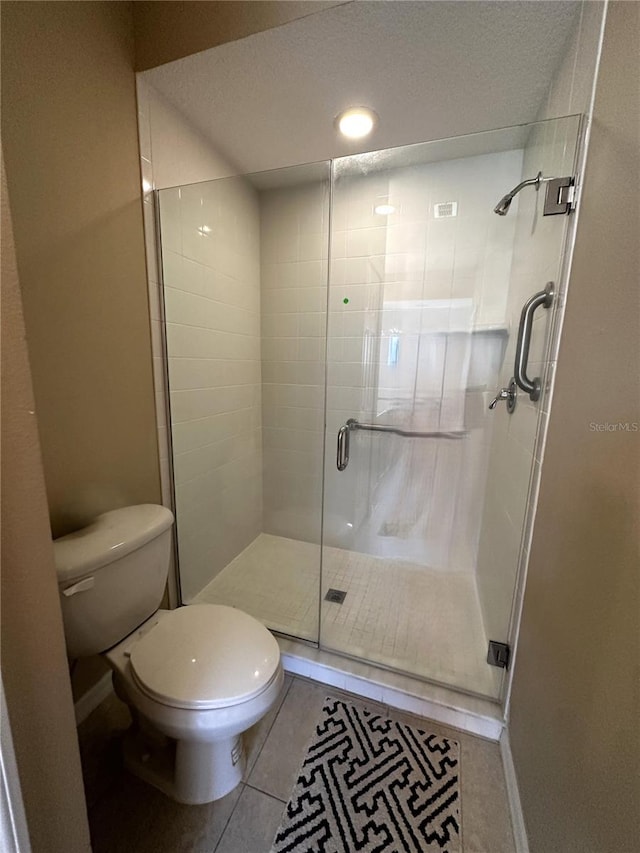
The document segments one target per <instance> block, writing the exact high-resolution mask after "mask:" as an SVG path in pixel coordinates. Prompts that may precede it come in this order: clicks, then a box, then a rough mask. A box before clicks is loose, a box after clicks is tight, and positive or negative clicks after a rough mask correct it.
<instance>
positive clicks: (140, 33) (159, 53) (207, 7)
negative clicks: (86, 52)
mask: <svg viewBox="0 0 640 853" xmlns="http://www.w3.org/2000/svg"><path fill="white" fill-rule="evenodd" d="M340 5H342V3H341V2H331V0H306V2H305V0H301V1H299V0H286V2H282V0H280V2H277V0H274V2H271V0H260V2H235V0H232V2H229V0H223V2H195V3H194V2H191V3H189V2H187V3H182V2H180V3H178V2H163V3H158V2H148V3H147V2H140V0H137V2H135V3H134V4H133V7H134V25H135V36H136V70H137V71H144V70H146V69H147V68H154V67H155V66H156V65H162V64H163V63H164V62H172V61H173V60H174V59H181V58H182V57H183V56H189V55H190V54H192V53H198V52H199V51H201V50H207V49H208V48H210V47H215V46H216V45H218V44H224V43H225V42H228V41H235V40H236V39H240V38H244V37H245V36H249V35H251V34H252V33H259V32H262V31H263V30H268V29H271V27H279V26H281V25H282V24H286V23H288V22H289V21H295V20H296V19H297V18H304V17H305V16H306V15H312V14H314V12H320V11H322V9H328V8H330V7H331V6H340Z"/></svg>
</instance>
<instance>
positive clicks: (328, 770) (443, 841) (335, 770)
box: [272, 699, 462, 853]
mask: <svg viewBox="0 0 640 853" xmlns="http://www.w3.org/2000/svg"><path fill="white" fill-rule="evenodd" d="M459 767H460V746H459V744H458V743H457V742H456V741H454V740H448V739H447V738H443V737H440V736H438V735H434V734H429V733H428V732H425V731H422V730H421V729H417V728H414V727H413V726H408V725H406V724H404V723H400V722H397V721H394V720H391V719H387V718H386V717H383V716H381V715H380V714H376V713H374V712H372V711H365V710H364V709H363V708H359V707H357V706H355V705H352V704H351V703H349V702H342V701H339V700H334V699H327V701H326V702H325V705H324V708H323V709H322V717H321V719H320V722H319V723H318V725H317V727H316V733H315V736H314V739H313V741H312V743H311V745H310V746H309V749H308V750H307V755H306V758H305V760H304V762H303V764H302V767H301V768H300V774H299V776H298V781H297V782H296V785H295V787H294V789H293V792H292V794H291V798H290V799H289V802H288V803H287V809H286V812H285V815H284V818H283V820H282V823H281V825H280V828H279V829H278V832H277V833H276V838H275V841H274V842H273V847H272V853H352V851H364V853H382V851H385V853H405V851H408V853H434V851H438V853H443V851H444V853H460V851H461V849H462V848H461V841H460V794H459V784H458V777H459Z"/></svg>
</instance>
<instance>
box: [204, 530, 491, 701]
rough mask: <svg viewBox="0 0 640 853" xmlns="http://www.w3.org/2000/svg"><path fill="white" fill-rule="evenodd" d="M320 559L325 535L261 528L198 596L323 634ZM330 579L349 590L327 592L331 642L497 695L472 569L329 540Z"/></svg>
mask: <svg viewBox="0 0 640 853" xmlns="http://www.w3.org/2000/svg"><path fill="white" fill-rule="evenodd" d="M319 564H320V547H319V546H318V545H313V544H310V543H308V542H300V541H298V540H295V539H286V538H284V537H281V536H271V535H269V534H266V533H261V534H260V536H258V537H257V538H256V539H255V540H254V541H253V542H252V543H251V545H249V546H248V547H247V548H245V550H244V551H242V553H241V554H239V555H238V556H237V557H236V558H235V559H234V560H233V561H232V562H231V563H229V565H228V566H227V567H226V568H225V569H223V571H222V572H220V574H219V575H218V576H217V577H216V578H214V580H213V581H211V583H209V584H208V585H207V586H206V587H205V588H204V589H203V590H202V592H201V593H200V594H199V595H198V596H196V598H195V599H194V602H193V603H198V602H209V603H216V604H228V605H231V606H233V607H239V608H240V609H242V610H244V611H245V612H247V613H250V614H251V615H252V616H254V617H255V618H256V619H260V620H261V621H262V622H264V624H265V625H267V626H268V627H269V628H271V629H272V630H274V631H279V632H281V633H284V634H289V635H291V636H294V637H299V638H302V639H307V640H312V641H317V639H318V618H319V613H318V588H319V583H320V565H319ZM329 588H333V589H339V590H343V591H345V592H346V593H347V595H346V598H345V600H344V603H343V604H335V603H332V602H326V601H323V602H322V645H323V647H324V648H326V649H331V650H334V651H339V652H343V653H346V654H348V655H351V656H354V657H357V658H362V659H365V660H369V661H371V662H373V663H378V664H382V665H383V666H388V667H392V668H393V669H398V670H401V671H404V672H408V673H411V674H414V675H418V676H421V677H424V678H428V679H431V680H433V681H438V682H441V683H443V684H447V685H451V686H453V687H459V688H462V689H463V690H467V691H470V692H473V693H479V694H481V695H484V696H490V697H495V696H497V695H498V691H499V687H500V671H498V670H496V669H495V668H494V667H490V666H489V665H488V664H487V662H486V654H487V638H486V637H485V634H484V629H483V626H482V618H481V615H480V604H479V601H478V595H477V591H476V587H475V581H474V578H473V576H472V575H471V574H467V573H454V572H439V571H435V570H433V569H429V568H427V567H424V566H420V565H417V564H415V563H411V562H407V561H405V560H390V559H384V558H380V557H373V556H370V555H368V554H360V553H357V552H353V551H346V550H343V549H340V548H329V547H325V548H324V554H323V578H322V595H323V597H324V594H325V593H326V591H327V590H328V589H329Z"/></svg>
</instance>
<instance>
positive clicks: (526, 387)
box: [513, 281, 554, 402]
mask: <svg viewBox="0 0 640 853" xmlns="http://www.w3.org/2000/svg"><path fill="white" fill-rule="evenodd" d="M553 296H554V293H553V282H552V281H550V282H548V283H547V286H546V287H545V289H544V290H541V291H540V293H534V295H533V296H532V297H531V299H529V300H527V302H526V303H525V305H524V308H523V309H522V314H521V315H520V326H519V327H518V342H517V343H516V363H515V366H514V369H513V375H514V377H515V380H516V382H517V384H518V386H519V387H520V388H522V390H523V391H525V392H526V393H527V394H528V395H529V399H530V400H533V401H534V402H535V401H536V400H539V399H540V388H541V380H540V377H539V376H536V377H535V379H529V377H528V376H527V362H528V361H529V345H530V344H531V331H532V329H533V315H534V314H535V311H536V308H539V307H540V306H542V307H543V308H549V306H550V305H551V304H552V302H553Z"/></svg>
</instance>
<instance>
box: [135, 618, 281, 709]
mask: <svg viewBox="0 0 640 853" xmlns="http://www.w3.org/2000/svg"><path fill="white" fill-rule="evenodd" d="M279 662H280V649H279V647H278V643H277V642H276V640H275V638H274V637H273V635H272V634H270V633H269V631H268V630H267V629H266V628H265V627H264V625H262V624H261V623H260V622H258V621H257V620H256V619H254V618H253V617H252V616H249V615H248V614H246V613H243V612H242V611H240V610H236V609H235V608H233V607H226V606H224V605H218V604H192V605H189V606H187V607H179V608H178V609H177V610H172V611H171V612H169V613H166V614H165V616H164V618H163V619H161V620H159V621H158V622H157V623H156V624H155V625H154V626H153V627H152V628H151V629H150V630H149V631H148V632H146V633H145V634H144V635H143V636H142V637H141V638H140V640H139V641H138V642H136V643H135V644H134V646H133V647H132V649H131V655H130V664H131V673H132V676H133V680H134V681H135V683H136V684H137V686H138V687H139V688H140V690H141V691H142V692H143V693H145V694H146V695H147V696H148V697H149V698H150V699H153V700H154V701H156V702H159V703H161V704H163V705H169V706H171V707H174V708H183V709H191V710H214V709H216V708H226V707H229V706H231V705H237V704H239V703H242V702H246V701H248V700H249V699H252V698H254V697H255V696H257V695H258V694H260V693H261V692H262V691H263V690H265V689H266V688H267V687H268V686H269V684H270V683H271V681H272V680H273V678H274V677H275V676H276V675H277V672H278V667H279Z"/></svg>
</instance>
